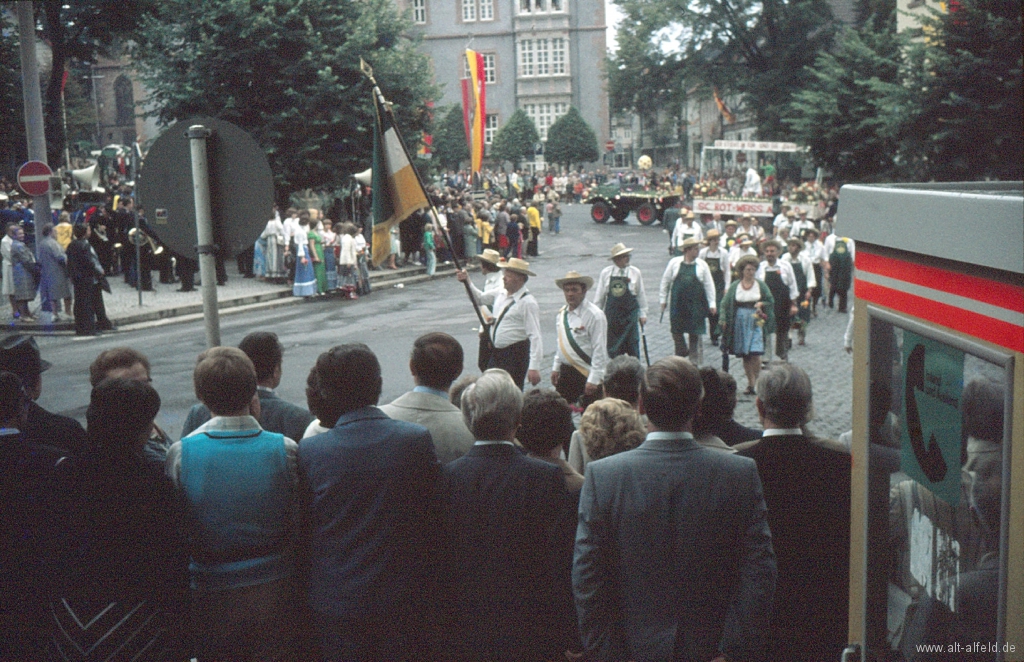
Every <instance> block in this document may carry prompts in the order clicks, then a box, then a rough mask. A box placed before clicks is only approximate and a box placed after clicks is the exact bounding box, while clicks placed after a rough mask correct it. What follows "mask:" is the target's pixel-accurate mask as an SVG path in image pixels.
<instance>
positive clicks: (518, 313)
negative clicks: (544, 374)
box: [473, 285, 544, 370]
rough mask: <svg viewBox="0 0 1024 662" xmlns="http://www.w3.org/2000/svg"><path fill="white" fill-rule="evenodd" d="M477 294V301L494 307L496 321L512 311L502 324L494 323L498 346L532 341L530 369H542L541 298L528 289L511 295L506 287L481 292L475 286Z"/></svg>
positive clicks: (494, 335)
mask: <svg viewBox="0 0 1024 662" xmlns="http://www.w3.org/2000/svg"><path fill="white" fill-rule="evenodd" d="M473 294H474V295H476V298H477V301H479V302H480V303H482V304H484V305H485V306H490V307H491V310H492V311H493V315H494V324H497V321H498V318H499V317H502V313H505V309H506V308H509V310H508V312H507V313H505V316H504V317H502V319H501V324H497V328H495V326H494V324H492V325H491V340H493V341H494V346H495V348H497V349H504V348H506V347H508V346H509V345H514V344H515V343H517V342H520V341H523V340H529V341H530V368H529V369H530V370H540V362H541V359H542V358H543V357H544V342H543V340H542V338H541V333H540V306H539V305H538V304H537V299H535V298H534V297H533V295H532V294H530V292H529V291H528V290H527V289H526V288H525V287H523V288H520V289H519V290H517V291H516V293H515V294H512V295H509V293H508V292H506V291H505V288H502V289H500V290H493V291H491V292H481V291H480V290H479V289H477V287H476V286H475V285H473ZM510 306H511V307H510Z"/></svg>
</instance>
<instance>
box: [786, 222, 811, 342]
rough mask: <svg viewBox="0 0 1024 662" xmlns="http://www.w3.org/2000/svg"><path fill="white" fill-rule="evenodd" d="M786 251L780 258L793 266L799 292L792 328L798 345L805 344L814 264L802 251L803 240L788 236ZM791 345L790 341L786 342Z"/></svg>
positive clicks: (809, 314) (809, 319)
mask: <svg viewBox="0 0 1024 662" xmlns="http://www.w3.org/2000/svg"><path fill="white" fill-rule="evenodd" d="M786 246H787V248H788V251H789V252H787V253H786V254H785V255H783V256H782V257H781V258H780V259H781V260H782V261H783V262H786V263H787V264H789V266H791V267H792V268H793V276H795V277H796V289H797V292H798V293H799V294H800V302H799V304H797V305H798V306H799V310H798V312H797V315H796V317H794V318H793V328H794V329H796V335H797V338H798V342H797V344H798V345H803V344H805V339H806V338H807V325H808V324H809V323H810V321H811V302H810V298H811V288H812V287H814V286H815V285H816V284H817V283H816V281H815V280H814V265H813V264H812V263H811V258H810V256H808V255H807V253H806V252H804V242H802V241H800V239H798V238H796V237H790V238H789V241H788V242H787V244H786ZM787 344H789V345H791V344H792V343H787Z"/></svg>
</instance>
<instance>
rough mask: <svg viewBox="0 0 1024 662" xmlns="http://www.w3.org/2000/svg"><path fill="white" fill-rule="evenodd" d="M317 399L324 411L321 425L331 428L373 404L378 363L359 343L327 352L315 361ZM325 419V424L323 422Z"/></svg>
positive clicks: (377, 390) (378, 384) (376, 395)
mask: <svg viewBox="0 0 1024 662" xmlns="http://www.w3.org/2000/svg"><path fill="white" fill-rule="evenodd" d="M316 372H317V378H318V380H319V385H320V396H321V398H322V401H323V405H324V407H325V408H326V411H324V414H325V416H324V417H321V419H320V420H321V422H322V423H323V424H324V425H328V421H330V419H332V418H333V419H334V420H333V422H330V423H329V425H332V426H333V425H334V423H335V422H337V420H338V417H339V416H341V415H342V414H345V413H347V412H350V411H353V410H355V409H359V408H360V407H369V406H371V405H375V404H377V400H379V399H380V391H381V386H382V380H381V376H380V362H379V361H377V356H376V355H375V354H374V353H373V351H372V350H371V349H370V348H369V347H367V346H366V345H364V344H363V343H348V344H345V345H338V346H337V347H332V348H331V349H329V350H327V351H326V352H324V353H323V354H321V355H320V356H319V357H317V360H316ZM325 418H326V420H325Z"/></svg>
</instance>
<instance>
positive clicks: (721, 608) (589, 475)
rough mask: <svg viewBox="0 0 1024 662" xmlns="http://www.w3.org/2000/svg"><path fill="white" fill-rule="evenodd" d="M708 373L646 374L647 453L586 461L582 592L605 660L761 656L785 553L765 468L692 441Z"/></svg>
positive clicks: (584, 612) (577, 570) (584, 626)
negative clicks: (764, 485)
mask: <svg viewBox="0 0 1024 662" xmlns="http://www.w3.org/2000/svg"><path fill="white" fill-rule="evenodd" d="M702 390H703V387H702V384H701V379H700V373H699V372H698V370H697V368H696V367H695V366H694V365H693V364H691V363H690V362H689V361H687V360H686V359H683V358H680V357H675V356H672V357H668V358H665V359H662V360H661V361H658V362H657V363H655V364H654V365H653V366H651V367H650V368H648V370H647V372H646V374H645V375H644V378H643V381H642V383H641V392H640V405H641V411H642V412H644V413H646V414H647V417H648V419H649V420H650V427H649V429H650V432H649V434H648V435H647V439H646V440H645V441H644V443H643V444H641V446H640V447H639V448H636V449H634V450H631V451H627V452H625V453H620V454H618V455H613V456H611V457H608V458H605V459H602V460H598V461H595V462H591V463H589V464H587V468H586V481H585V482H584V484H583V492H582V494H581V497H580V510H579V527H578V529H577V532H576V552H575V558H574V562H573V590H574V593H575V596H576V611H577V614H578V616H579V622H580V634H581V636H582V639H583V644H584V647H585V648H586V650H587V652H588V653H589V654H590V655H591V656H592V658H593V659H598V660H636V661H637V662H640V661H642V660H643V661H646V660H680V661H682V660H685V661H687V662H708V661H709V660H714V661H715V662H723V661H726V660H728V662H741V661H750V660H760V659H762V657H763V653H764V651H763V648H764V644H763V642H764V640H765V637H766V634H767V625H768V615H769V612H770V610H771V607H772V599H773V595H774V591H775V579H776V568H775V553H774V552H773V551H772V544H771V533H770V532H769V530H768V521H767V511H766V508H765V502H764V497H763V496H762V492H761V481H760V479H759V478H758V473H757V466H756V465H755V464H754V463H753V462H751V461H749V460H748V459H747V458H742V457H738V456H736V455H732V454H729V453H721V452H718V451H715V450H712V449H706V448H702V447H701V446H699V445H698V444H697V443H696V442H695V441H694V440H693V435H692V434H691V433H690V430H691V427H692V423H693V417H694V414H695V413H696V411H697V406H698V404H699V403H700V399H701V395H702Z"/></svg>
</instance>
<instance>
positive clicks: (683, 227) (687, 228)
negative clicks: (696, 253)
mask: <svg viewBox="0 0 1024 662" xmlns="http://www.w3.org/2000/svg"><path fill="white" fill-rule="evenodd" d="M694 219H695V217H694V215H693V211H692V210H689V209H688V210H686V213H685V214H683V215H682V216H681V217H680V218H679V220H678V221H676V226H675V227H674V228H673V229H672V255H676V256H678V255H682V254H683V251H682V247H683V242H685V241H686V240H687V239H696V240H697V241H703V240H704V231H703V230H702V229H701V227H700V223H697V221H696V220H694Z"/></svg>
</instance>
